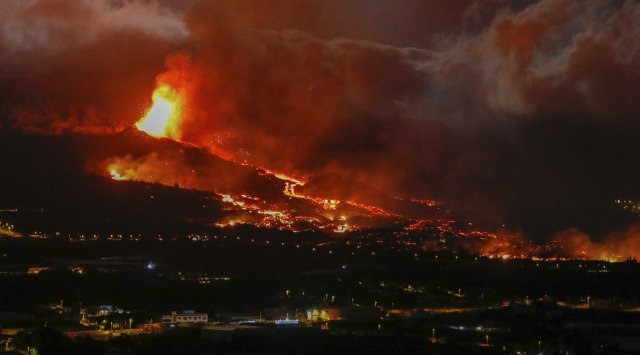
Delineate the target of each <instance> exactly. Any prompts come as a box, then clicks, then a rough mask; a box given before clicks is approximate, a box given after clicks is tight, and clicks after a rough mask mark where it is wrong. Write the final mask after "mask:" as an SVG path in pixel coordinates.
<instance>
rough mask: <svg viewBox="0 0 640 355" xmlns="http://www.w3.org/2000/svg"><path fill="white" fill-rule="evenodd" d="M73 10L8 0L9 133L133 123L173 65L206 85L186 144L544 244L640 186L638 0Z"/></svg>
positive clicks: (600, 227) (609, 224)
mask: <svg viewBox="0 0 640 355" xmlns="http://www.w3.org/2000/svg"><path fill="white" fill-rule="evenodd" d="M7 4H8V5H7ZM72 4H76V3H71V2H69V1H60V0H59V1H52V0H49V1H44V0H43V1H30V2H12V1H9V2H5V3H3V5H0V6H4V7H5V10H7V11H1V12H0V13H3V14H7V13H9V14H11V16H10V20H11V21H10V23H13V25H5V26H4V27H2V37H0V38H1V40H0V53H1V55H0V63H2V69H0V73H1V74H0V87H1V88H2V91H3V93H6V94H3V97H2V99H0V112H2V114H3V116H5V117H7V118H8V124H7V125H8V126H9V127H14V128H15V127H19V128H22V129H25V130H32V131H33V130H35V131H42V132H52V131H54V132H55V131H61V130H75V131H102V130H103V129H109V130H117V129H120V128H121V127H125V126H128V125H130V124H131V123H132V122H134V121H135V120H136V119H137V117H138V116H139V113H140V112H141V111H142V109H143V107H144V105H146V104H148V102H149V99H148V97H149V94H150V92H151V90H152V88H153V84H154V80H156V76H157V79H158V80H167V81H172V83H173V85H176V86H182V88H181V89H183V90H185V92H187V94H188V95H187V99H186V100H187V101H188V102H187V107H186V112H187V114H186V116H185V118H184V121H183V123H182V125H181V131H182V135H181V140H183V141H185V142H188V143H191V144H195V145H197V146H200V147H204V148H207V149H209V150H210V151H212V152H214V153H215V154H218V155H221V156H224V157H225V158H233V159H234V160H237V161H246V162H250V163H253V164H256V165H260V166H263V167H266V168H269V169H274V170H280V171H285V172H287V173H290V174H295V175H300V176H307V177H310V178H316V179H317V180H318V181H320V180H321V179H320V177H322V176H331V177H335V178H334V180H340V181H354V182H357V183H366V184H368V185H371V186H372V187H373V188H375V189H377V190H380V191H385V192H388V193H389V194H390V195H394V196H412V197H420V198H436V199H439V200H443V201H445V202H447V203H448V204H449V205H450V206H452V208H453V209H454V210H456V211H457V213H458V217H459V218H461V219H463V220H468V221H471V222H474V223H485V224H488V225H502V224H506V225H507V226H508V227H510V228H518V229H521V230H523V232H524V234H525V235H526V236H527V237H528V238H548V237H550V236H552V235H554V234H556V233H557V232H558V231H560V230H565V229H567V228H570V227H577V228H580V229H582V230H585V231H588V232H589V233H590V234H592V235H593V236H594V238H597V236H605V235H608V234H609V233H610V232H611V230H612V229H615V228H619V225H625V224H627V223H630V221H629V219H630V218H627V217H625V216H623V217H620V216H618V215H616V214H615V213H614V212H612V211H611V209H610V203H611V201H612V200H613V199H615V198H619V197H623V198H640V191H639V189H638V187H637V181H638V179H639V178H640V171H639V170H640V168H638V166H637V161H640V152H639V151H638V149H637V148H636V147H635V143H634V142H635V141H637V140H638V138H640V124H639V123H638V121H637V112H638V110H639V109H640V107H639V106H640V104H639V103H638V100H637V97H640V84H639V83H640V80H639V79H640V69H639V68H640V4H638V3H637V2H635V1H618V0H603V1H589V2H586V1H578V0H541V1H515V2H513V1H508V2H507V1H498V0H496V1H475V2H469V1H444V0H432V1H426V2H420V3H419V4H418V3H416V2H414V1H404V0H402V1H397V2H357V1H337V0H329V1H313V0H304V1H296V2H291V1H282V0H270V1H261V2H260V3H256V2H255V1H244V0H238V1H224V0H219V1H213V0H212V1H207V0H197V1H194V2H192V3H191V4H190V6H188V7H187V8H181V7H180V6H178V5H176V4H169V3H163V4H159V3H156V2H122V3H115V2H106V1H98V2H82V3H81V6H74V5H72ZM0 16H7V15H0ZM7 19H9V17H7ZM34 21H35V22H36V23H37V24H38V25H37V26H36V27H34V29H35V30H31V29H29V28H30V27H28V26H26V24H27V23H31V22H34ZM12 26H13V27H12ZM85 28H86V31H85V30H83V29H85ZM186 169H189V168H188V167H187V168H186ZM319 185H321V184H319ZM319 185H318V186H319ZM349 186H354V184H339V185H338V186H333V185H332V186H324V187H318V188H320V189H324V191H325V193H327V192H328V193H330V194H332V195H338V196H349V194H350V193H351V192H350V191H349ZM318 193H320V192H318ZM614 226H615V227H614Z"/></svg>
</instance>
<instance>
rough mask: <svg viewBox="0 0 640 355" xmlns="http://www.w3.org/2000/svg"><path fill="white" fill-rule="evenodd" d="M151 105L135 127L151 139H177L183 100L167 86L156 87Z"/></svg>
mask: <svg viewBox="0 0 640 355" xmlns="http://www.w3.org/2000/svg"><path fill="white" fill-rule="evenodd" d="M152 100H153V104H152V105H151V108H150V109H149V111H147V113H146V114H145V115H144V117H142V118H141V119H140V120H139V121H138V122H136V127H137V128H138V129H139V130H141V131H143V132H146V133H147V134H149V135H150V136H153V137H157V138H160V137H169V138H177V137H178V134H179V133H180V132H179V125H180V119H181V118H182V112H183V106H184V98H183V97H182V95H181V94H180V93H179V92H178V91H176V90H175V89H174V88H172V87H171V86H169V85H167V84H163V85H160V86H158V88H157V89H156V90H155V91H154V92H153V96H152Z"/></svg>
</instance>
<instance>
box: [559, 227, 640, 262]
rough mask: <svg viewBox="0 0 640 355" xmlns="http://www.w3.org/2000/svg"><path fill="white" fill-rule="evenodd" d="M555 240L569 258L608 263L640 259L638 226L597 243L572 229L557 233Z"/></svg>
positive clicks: (639, 228) (639, 230)
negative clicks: (605, 261)
mask: <svg viewBox="0 0 640 355" xmlns="http://www.w3.org/2000/svg"><path fill="white" fill-rule="evenodd" d="M557 240H558V244H559V246H560V248H561V249H562V251H563V252H564V253H565V254H566V255H567V256H569V257H575V258H586V259H595V260H608V261H619V260H624V259H626V258H638V257H640V225H638V224H634V225H631V226H630V227H628V228H627V229H625V230H623V231H619V232H616V233H612V234H610V235H608V236H606V237H604V238H602V239H601V240H597V241H594V240H593V238H592V237H590V236H589V235H588V234H586V233H584V232H582V231H580V230H578V229H576V228H572V229H568V230H566V231H563V232H560V233H558V235H557Z"/></svg>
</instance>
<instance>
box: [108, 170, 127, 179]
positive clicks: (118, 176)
mask: <svg viewBox="0 0 640 355" xmlns="http://www.w3.org/2000/svg"><path fill="white" fill-rule="evenodd" d="M109 174H110V175H111V178H112V179H113V180H118V181H122V180H126V179H127V178H126V177H124V176H122V175H121V174H120V173H119V172H118V170H116V169H111V171H109Z"/></svg>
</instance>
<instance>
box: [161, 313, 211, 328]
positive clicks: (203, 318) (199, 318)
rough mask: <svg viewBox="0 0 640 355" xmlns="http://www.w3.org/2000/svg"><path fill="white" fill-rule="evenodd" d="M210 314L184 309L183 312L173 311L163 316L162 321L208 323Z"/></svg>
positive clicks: (185, 323) (166, 322) (168, 322)
mask: <svg viewBox="0 0 640 355" xmlns="http://www.w3.org/2000/svg"><path fill="white" fill-rule="evenodd" d="M208 321H209V315H207V314H206V313H195V312H194V311H184V312H182V313H178V312H175V311H173V312H171V314H167V315H163V316H162V323H165V324H183V325H187V324H205V325H206V324H207V322H208Z"/></svg>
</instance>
